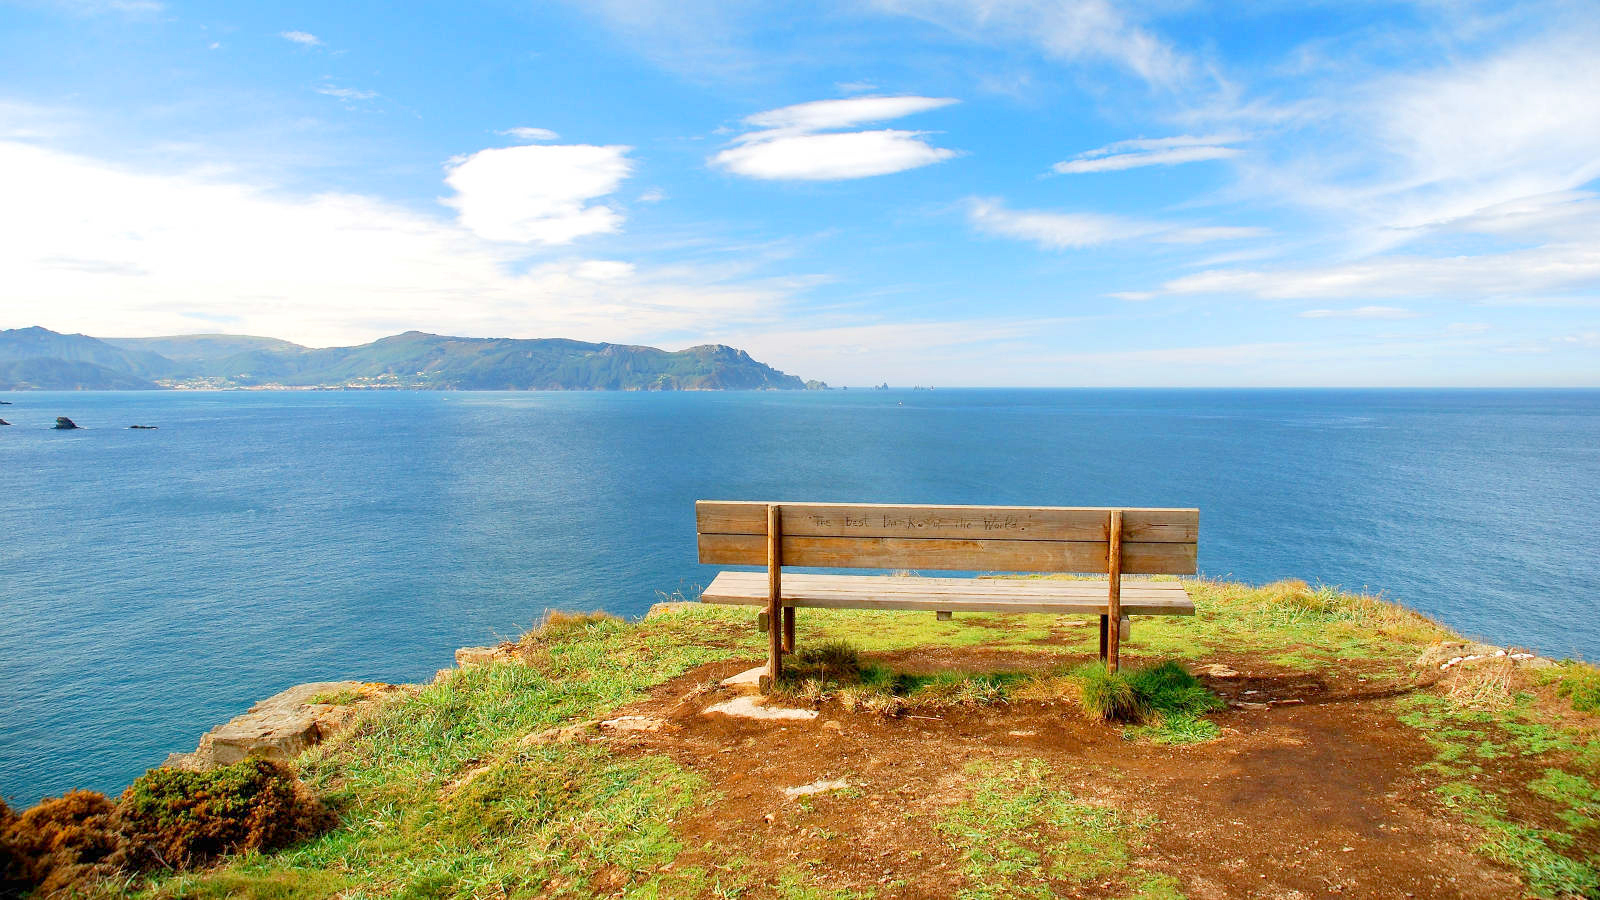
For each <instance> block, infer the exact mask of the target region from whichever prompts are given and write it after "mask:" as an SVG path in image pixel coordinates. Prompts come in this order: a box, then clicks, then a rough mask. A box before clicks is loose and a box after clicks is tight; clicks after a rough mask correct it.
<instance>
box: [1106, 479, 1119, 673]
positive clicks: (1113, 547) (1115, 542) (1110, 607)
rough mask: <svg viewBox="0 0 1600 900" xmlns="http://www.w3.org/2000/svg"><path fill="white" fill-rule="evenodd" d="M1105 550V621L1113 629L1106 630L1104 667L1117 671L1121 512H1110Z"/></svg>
mask: <svg viewBox="0 0 1600 900" xmlns="http://www.w3.org/2000/svg"><path fill="white" fill-rule="evenodd" d="M1107 534H1108V535H1109V538H1110V545H1109V546H1108V547H1107V548H1106V585H1107V590H1106V619H1107V620H1109V621H1110V622H1111V623H1112V624H1113V626H1114V627H1111V628H1108V629H1106V665H1107V666H1108V667H1110V669H1111V671H1113V672H1115V671H1117V668H1118V666H1120V665H1121V658H1122V621H1123V619H1122V510H1120V509H1119V510H1112V512H1111V527H1110V528H1109V529H1108V531H1107Z"/></svg>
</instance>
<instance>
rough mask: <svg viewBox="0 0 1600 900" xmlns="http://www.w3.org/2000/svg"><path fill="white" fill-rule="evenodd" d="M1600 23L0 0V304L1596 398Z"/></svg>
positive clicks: (1001, 5) (856, 379) (942, 372)
mask: <svg viewBox="0 0 1600 900" xmlns="http://www.w3.org/2000/svg"><path fill="white" fill-rule="evenodd" d="M1596 46H1600V10H1597V7H1596V6H1595V5H1594V3H1592V2H1578V3H1559V2H1558V3H1542V2H1526V3H1515V4H1480V3H1473V2H1466V0H1462V2H1449V0H1431V2H1417V3H1409V4H1403V3H1364V2H1357V0H1344V2H1328V3H1314V2H1312V3H1305V2H1301V3H1289V2H1284V3H1277V2H1270V0H1264V2H1257V3H1247V4H1238V3H1223V2H1217V3H1207V2H1198V0H1196V2H1186V0H1152V2H1143V3H1125V4H1112V3H1108V2H1102V0H1058V2H1035V0H860V2H842V0H841V2H827V0H821V2H815V3H807V4H790V5H783V4H770V3H762V2H745V3H705V2H700V0H672V2H666V0H585V2H573V3H562V2H548V3H514V2H499V3H469V2H462V3H452V4H436V5H417V4H377V3H371V4H368V3H344V4H325V3H319V4H309V3H308V4H296V3H273V4H259V5H258V4H245V3H237V2H235V3H195V2H184V0H57V2H45V0H37V2H20V3H19V2H5V0H0V178H3V179H4V186H3V194H0V271H3V272H5V273H6V278H5V281H6V284H5V285H4V286H3V287H0V314H3V315H0V326H3V327H14V326H22V325H29V324H40V325H44V326H46V327H49V328H53V329H56V330H60V331H80V332H85V333H89V334H95V335H100V336H128V335H156V334H174V333H195V332H231V333H245V334H264V335H271V336H275V337H282V338H287V339H290V340H295V341H299V342H301V343H305V344H310V345H315V346H328V345H335V344H350V343H359V342H363V341H367V340H371V339H373V338H377V337H380V336H383V335H386V334H392V333H396V332H399V331H403V330H407V329H412V328H415V329H420V330H424V331H432V332H438V333H448V334H461V335H472V336H513V337H572V338H579V339H584V340H607V341H618V342H629V343H647V344H653V345H657V346H664V347H668V348H673V349H676V348H679V347H683V346H688V345H692V344H700V343H709V342H721V343H729V344H733V345H735V346H739V347H742V348H745V349H748V350H749V351H750V352H751V353H752V354H754V355H755V356H756V357H757V358H758V359H762V360H764V361H768V362H771V363H772V364H774V365H777V366H779V367H780V368H783V369H785V370H787V371H790V372H794V373H796V374H800V375H802V376H804V377H811V378H822V379H826V380H828V381H830V382H833V383H835V384H840V383H842V384H867V383H876V382H880V381H888V382H890V383H892V384H901V385H905V384H935V385H1243V386H1253V385H1600V195H1597V194H1596V183H1597V181H1600V100H1597V99H1596V97H1600V53H1596V52H1595V51H1594V48H1595V47H1596Z"/></svg>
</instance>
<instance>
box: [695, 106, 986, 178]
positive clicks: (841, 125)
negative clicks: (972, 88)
mask: <svg viewBox="0 0 1600 900" xmlns="http://www.w3.org/2000/svg"><path fill="white" fill-rule="evenodd" d="M955 102H957V101H955V100H953V99H950V98H948V97H854V98H850V99H847V100H818V101H814V102H811V103H800V104H796V105H794V106H785V107H782V108H780V109H773V110H768V111H766V112H761V113H756V114H755V115H752V116H748V117H746V118H745V120H744V121H745V124H746V125H749V126H751V127H753V128H754V129H756V130H754V131H750V132H747V133H745V134H742V135H740V136H739V137H737V138H735V139H734V146H732V147H729V148H728V149H726V150H723V151H722V152H720V153H718V154H716V155H715V156H713V157H711V159H710V163H711V164H712V165H714V166H717V167H720V168H723V169H726V170H727V171H729V172H733V173H734V174H737V175H744V176H747V177H750V178H762V179H773V180H797V181H834V180H842V179H851V178H867V177H870V176H873V175H888V174H891V173H894V172H904V171H906V170H908V169H915V168H920V167H922V166H926V165H931V164H933V163H936V162H940V161H942V160H946V159H950V158H952V157H954V156H957V155H959V154H958V152H957V151H955V150H948V149H945V148H942V147H935V146H933V145H931V144H929V143H928V142H927V140H926V137H927V134H926V132H920V131H900V130H896V129H880V130H874V131H841V130H839V129H846V128H853V127H857V126H861V125H865V124H868V123H872V122H882V121H887V120H890V119H898V118H901V117H903V116H908V115H912V114H913V113H919V112H926V111H928V110H933V109H939V108H941V107H945V106H949V105H950V104H952V103H955Z"/></svg>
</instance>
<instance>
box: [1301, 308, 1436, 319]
mask: <svg viewBox="0 0 1600 900" xmlns="http://www.w3.org/2000/svg"><path fill="white" fill-rule="evenodd" d="M1416 317H1417V314H1416V313H1414V312H1412V311H1411V310H1409V309H1402V308H1400V307H1398V306H1358V307H1356V308H1355V309H1308V310H1306V311H1305V312H1303V313H1301V314H1300V318H1302V319H1415V318H1416Z"/></svg>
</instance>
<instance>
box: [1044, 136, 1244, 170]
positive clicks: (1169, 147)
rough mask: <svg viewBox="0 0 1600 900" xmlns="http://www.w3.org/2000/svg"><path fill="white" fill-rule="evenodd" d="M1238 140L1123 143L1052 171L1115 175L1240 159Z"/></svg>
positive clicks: (1215, 138) (1076, 158) (1088, 153)
mask: <svg viewBox="0 0 1600 900" xmlns="http://www.w3.org/2000/svg"><path fill="white" fill-rule="evenodd" d="M1236 140H1238V139H1237V138H1235V137H1229V136H1222V135H1217V136H1212V137H1189V136H1183V137H1171V138H1155V139H1139V140H1132V141H1119V142H1117V143H1115V144H1108V145H1106V146H1104V147H1100V148H1098V149H1095V150H1089V151H1086V152H1084V153H1080V154H1078V155H1077V156H1074V157H1073V158H1072V159H1069V160H1063V161H1062V162H1058V163H1056V164H1055V165H1053V166H1051V167H1050V168H1052V169H1054V170H1055V171H1056V172H1057V173H1059V174H1062V175H1075V174H1082V173H1085V172H1115V171H1120V170H1122V169H1135V168H1140V167H1142V166H1175V165H1178V164H1180V163H1190V162H1201V161H1204V160H1210V159H1227V158H1229V157H1232V156H1238V155H1239V150H1238V149H1237V148H1234V147H1229V146H1227V143H1228V142H1230V141H1236Z"/></svg>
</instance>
